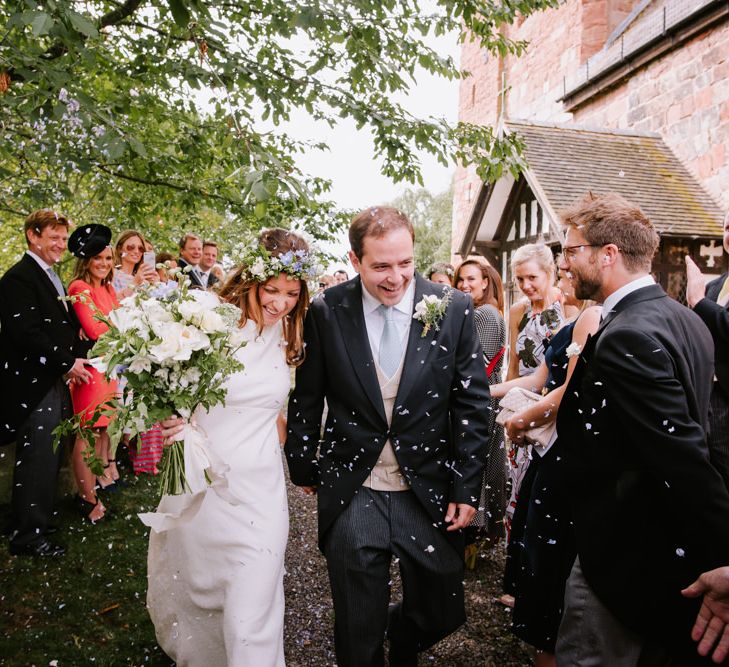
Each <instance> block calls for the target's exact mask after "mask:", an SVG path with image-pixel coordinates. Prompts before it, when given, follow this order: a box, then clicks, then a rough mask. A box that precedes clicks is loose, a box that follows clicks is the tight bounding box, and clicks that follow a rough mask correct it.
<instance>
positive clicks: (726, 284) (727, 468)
mask: <svg viewBox="0 0 729 667" xmlns="http://www.w3.org/2000/svg"><path fill="white" fill-rule="evenodd" d="M724 250H725V251H726V252H728V253H729V213H727V215H726V216H725V218H724ZM686 301H687V302H688V305H689V308H693V310H694V312H695V313H696V314H697V315H698V316H699V317H700V318H701V319H702V320H703V322H704V324H705V325H706V326H707V327H709V331H711V336H712V338H713V339H714V373H715V375H714V385H713V388H712V390H711V410H710V412H709V454H710V455H711V462H712V463H713V464H714V467H715V468H716V469H717V470H718V471H719V473H720V474H721V476H722V477H723V479H724V483H725V484H726V485H727V488H729V273H725V274H724V275H722V276H720V277H719V278H716V279H715V280H712V281H711V282H710V283H709V284H708V285H707V284H706V280H705V279H704V276H703V275H702V274H701V271H700V270H699V267H698V266H696V264H695V263H694V262H693V261H692V259H691V258H690V257H688V256H687V257H686Z"/></svg>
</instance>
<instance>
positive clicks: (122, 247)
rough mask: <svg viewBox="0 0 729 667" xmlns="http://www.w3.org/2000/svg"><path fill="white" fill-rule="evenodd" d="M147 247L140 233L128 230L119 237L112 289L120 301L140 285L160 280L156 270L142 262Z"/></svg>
mask: <svg viewBox="0 0 729 667" xmlns="http://www.w3.org/2000/svg"><path fill="white" fill-rule="evenodd" d="M145 247H146V244H145V240H144V237H143V236H142V235H141V234H140V233H139V232H136V231H134V230H132V229H128V230H127V231H125V232H122V233H121V234H120V235H119V238H118V239H117V241H116V247H115V263H116V267H115V269H114V277H113V279H112V287H113V288H114V291H115V292H116V296H117V298H118V299H124V298H125V297H128V296H130V295H131V294H132V293H133V292H134V288H135V287H137V286H138V285H141V284H143V283H145V282H155V281H156V280H158V277H157V273H156V271H155V269H154V268H153V267H151V266H148V265H147V264H145V263H144V262H143V261H142V260H143V259H144V253H145Z"/></svg>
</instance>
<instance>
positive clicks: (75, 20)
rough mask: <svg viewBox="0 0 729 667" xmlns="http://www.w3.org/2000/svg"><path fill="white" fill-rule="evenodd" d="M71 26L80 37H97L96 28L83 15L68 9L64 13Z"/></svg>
mask: <svg viewBox="0 0 729 667" xmlns="http://www.w3.org/2000/svg"><path fill="white" fill-rule="evenodd" d="M66 16H68V19H69V21H71V25H72V26H73V27H74V28H76V30H78V31H79V32H80V33H81V34H82V35H85V36H86V37H98V36H99V31H98V29H97V28H96V26H95V25H94V24H93V23H92V22H91V21H89V20H88V19H87V18H86V17H85V16H84V15H83V14H79V13H77V12H74V11H71V10H70V9H69V10H68V11H67V12H66Z"/></svg>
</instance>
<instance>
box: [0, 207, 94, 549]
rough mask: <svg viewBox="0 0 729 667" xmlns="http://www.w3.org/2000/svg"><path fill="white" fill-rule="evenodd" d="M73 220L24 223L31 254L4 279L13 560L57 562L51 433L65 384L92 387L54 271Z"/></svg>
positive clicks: (2, 436) (5, 435)
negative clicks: (12, 444) (50, 537)
mask: <svg viewBox="0 0 729 667" xmlns="http://www.w3.org/2000/svg"><path fill="white" fill-rule="evenodd" d="M68 227H69V221H68V220H67V219H66V218H65V217H63V216H62V215H59V214H57V213H55V212H54V211H49V210H41V211H35V212H34V213H31V214H30V215H29V216H28V218H27V219H26V221H25V226H24V230H25V238H26V241H27V243H28V251H27V252H26V253H25V255H24V256H23V258H22V259H21V260H20V261H19V262H18V263H17V264H15V265H14V266H12V267H11V268H10V269H8V271H7V272H6V273H5V275H4V276H3V277H2V278H1V279H0V387H1V388H2V396H3V400H2V401H1V402H0V444H4V443H10V442H15V467H14V468H13V490H12V499H11V525H10V528H11V538H10V553H11V554H14V555H21V554H25V555H33V556H58V555H61V554H63V552H64V549H63V547H61V546H60V545H58V544H54V543H53V542H51V541H50V540H48V538H47V534H48V533H49V531H50V530H51V528H50V525H49V522H50V518H51V515H52V513H53V500H54V496H55V490H56V478H57V476H58V470H59V467H60V463H61V450H60V448H59V449H58V450H57V451H55V452H54V451H53V445H52V440H53V435H52V433H53V429H54V428H55V427H56V426H57V425H58V424H59V423H60V421H61V420H62V419H64V418H66V417H69V416H70V415H71V413H72V410H71V397H70V395H69V391H68V386H67V384H66V382H88V381H89V379H90V378H91V374H90V373H89V371H88V370H87V369H86V368H85V367H84V362H85V359H84V358H83V356H82V355H83V353H84V348H85V346H84V344H83V343H82V341H81V340H80V338H79V331H80V325H79V322H78V319H77V318H76V315H75V313H74V310H73V308H71V307H70V306H69V304H67V303H66V302H64V301H62V300H61V297H63V296H65V294H66V291H65V289H64V287H63V284H62V283H61V280H60V278H59V277H58V275H57V274H56V272H55V271H54V270H53V265H54V264H55V263H56V262H58V260H60V259H61V257H62V255H63V252H64V251H65V250H66V242H67V239H68Z"/></svg>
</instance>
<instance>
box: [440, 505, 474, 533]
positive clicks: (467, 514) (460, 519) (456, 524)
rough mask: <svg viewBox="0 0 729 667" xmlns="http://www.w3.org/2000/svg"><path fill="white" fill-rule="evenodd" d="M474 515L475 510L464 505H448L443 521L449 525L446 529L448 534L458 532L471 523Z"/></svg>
mask: <svg viewBox="0 0 729 667" xmlns="http://www.w3.org/2000/svg"><path fill="white" fill-rule="evenodd" d="M475 514H476V508H475V507H471V506H470V505H467V504H466V503H448V509H447V510H446V516H445V521H446V523H450V524H451V525H450V526H448V528H446V530H447V531H448V532H451V531H454V530H460V529H461V528H465V527H466V526H468V524H469V523H471V520H472V519H473V517H474V516H475Z"/></svg>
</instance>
